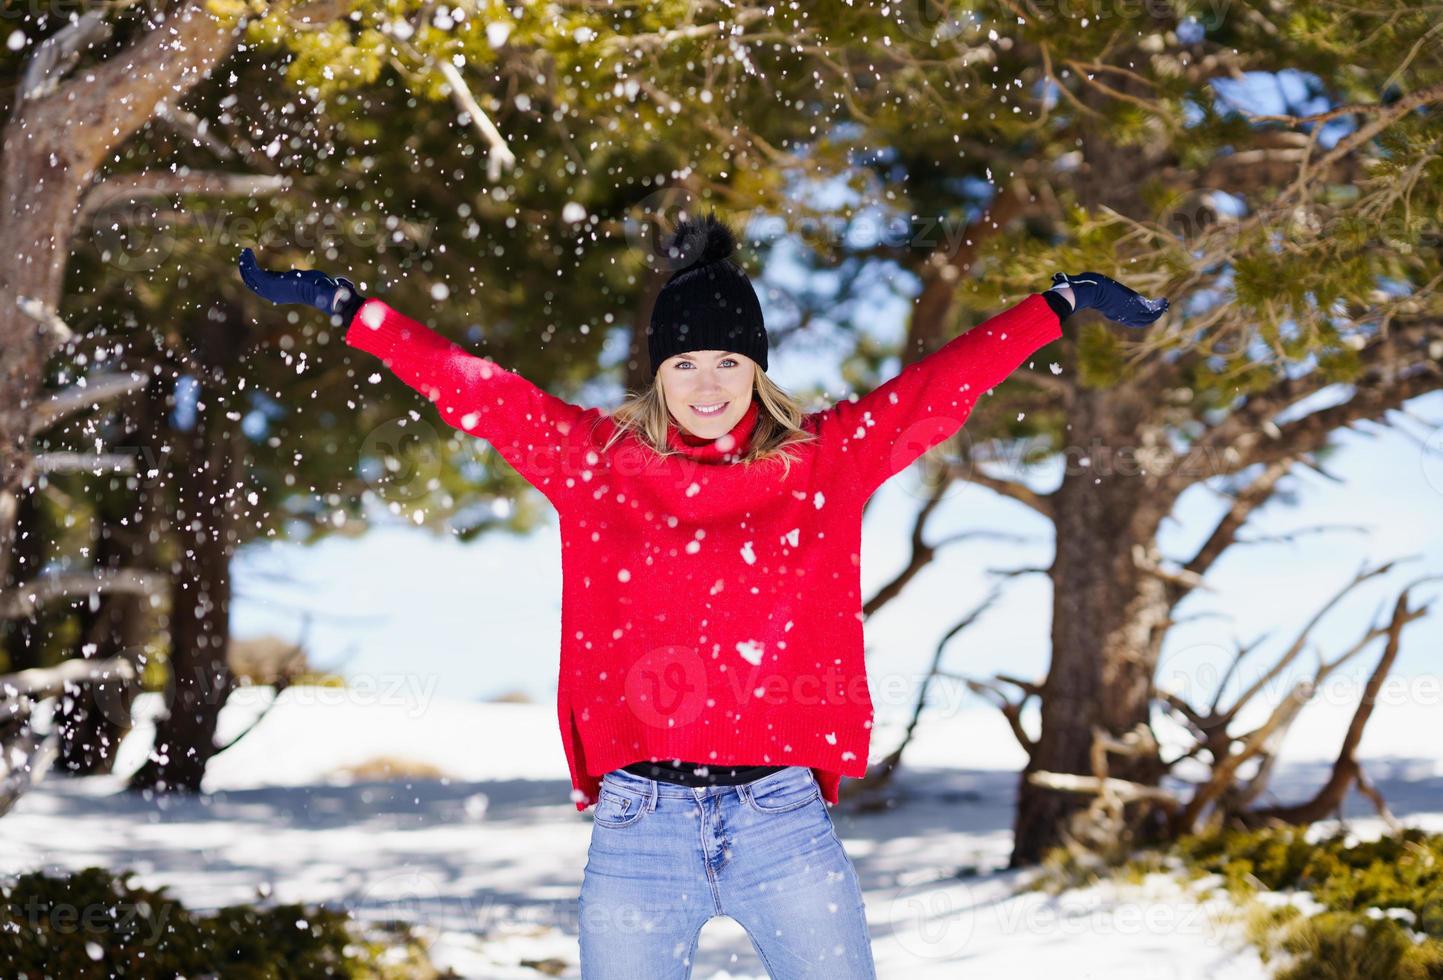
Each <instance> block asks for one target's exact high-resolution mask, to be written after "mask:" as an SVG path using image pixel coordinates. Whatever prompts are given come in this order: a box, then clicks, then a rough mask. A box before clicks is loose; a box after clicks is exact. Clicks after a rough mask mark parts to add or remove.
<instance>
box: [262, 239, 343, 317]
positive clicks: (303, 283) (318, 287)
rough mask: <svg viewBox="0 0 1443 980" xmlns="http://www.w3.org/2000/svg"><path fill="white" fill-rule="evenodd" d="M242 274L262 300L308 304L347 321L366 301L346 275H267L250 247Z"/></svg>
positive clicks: (297, 271) (290, 272)
mask: <svg viewBox="0 0 1443 980" xmlns="http://www.w3.org/2000/svg"><path fill="white" fill-rule="evenodd" d="M240 274H241V278H242V279H243V280H245V284H246V285H247V286H249V287H250V289H251V291H252V292H254V293H255V294H256V295H258V296H260V297H261V298H262V299H268V300H270V301H271V302H272V303H304V304H306V305H307V306H314V307H315V308H316V309H318V310H320V311H321V312H322V313H338V314H340V315H341V316H342V317H343V318H344V320H345V321H346V322H349V321H350V320H351V319H352V317H354V316H355V311H356V310H357V309H359V308H360V305H361V303H363V302H365V297H364V296H362V295H361V291H360V290H359V289H357V288H356V284H355V283H353V282H351V280H349V279H347V278H346V277H345V276H337V277H336V278H334V279H332V278H331V277H330V276H328V275H326V274H325V273H324V272H319V271H317V270H315V269H290V270H287V271H286V272H267V271H266V270H265V269H262V268H261V267H260V266H259V265H257V264H256V254H255V253H254V252H252V251H251V250H250V249H248V248H247V249H242V250H241V254H240ZM347 314H349V315H347Z"/></svg>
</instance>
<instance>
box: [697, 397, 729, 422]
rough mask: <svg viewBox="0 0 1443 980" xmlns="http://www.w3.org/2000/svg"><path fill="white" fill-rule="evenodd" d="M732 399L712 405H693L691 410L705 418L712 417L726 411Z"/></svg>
mask: <svg viewBox="0 0 1443 980" xmlns="http://www.w3.org/2000/svg"><path fill="white" fill-rule="evenodd" d="M730 404H731V402H730V401H724V402H716V403H714V404H712V405H692V406H690V408H691V410H692V411H693V412H695V413H696V414H698V415H700V416H703V417H704V418H712V417H715V416H717V415H720V414H721V413H722V412H725V411H726V407H727V406H728V405H730Z"/></svg>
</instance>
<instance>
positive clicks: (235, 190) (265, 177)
mask: <svg viewBox="0 0 1443 980" xmlns="http://www.w3.org/2000/svg"><path fill="white" fill-rule="evenodd" d="M290 186H291V178H289V177H283V176H278V175H272V174H233V173H226V172H224V171H219V170H190V171H186V172H182V173H170V172H169V171H166V170H146V171H142V172H141V173H136V174H117V175H116V176H114V177H107V178H105V179H104V180H101V181H99V182H97V183H95V184H94V185H92V186H91V188H90V191H89V192H88V193H87V194H86V195H85V199H84V200H83V201H82V202H81V204H80V210H79V212H78V214H77V216H76V223H77V225H79V224H84V223H86V222H88V221H90V219H91V218H92V217H94V215H95V213H96V212H97V211H102V210H104V209H105V208H108V207H110V206H111V205H113V204H116V203H118V202H122V201H123V202H126V203H130V204H133V203H135V202H136V201H139V200H141V199H143V198H148V197H170V196H171V195H174V194H204V195H207V196H212V197H255V196H257V195H263V194H274V193H277V192H279V191H283V190H286V189H288V188H289V187H290Z"/></svg>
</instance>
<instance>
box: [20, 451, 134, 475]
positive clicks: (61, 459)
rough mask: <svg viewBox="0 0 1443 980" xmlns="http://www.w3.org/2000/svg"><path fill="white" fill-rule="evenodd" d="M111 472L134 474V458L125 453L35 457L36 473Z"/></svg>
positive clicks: (56, 454)
mask: <svg viewBox="0 0 1443 980" xmlns="http://www.w3.org/2000/svg"><path fill="white" fill-rule="evenodd" d="M101 470H113V471H115V472H119V473H134V472H135V457H134V456H131V455H129V454H127V453H72V452H54V453H39V454H37V455H36V457H35V472H37V473H99V472H100V471H101Z"/></svg>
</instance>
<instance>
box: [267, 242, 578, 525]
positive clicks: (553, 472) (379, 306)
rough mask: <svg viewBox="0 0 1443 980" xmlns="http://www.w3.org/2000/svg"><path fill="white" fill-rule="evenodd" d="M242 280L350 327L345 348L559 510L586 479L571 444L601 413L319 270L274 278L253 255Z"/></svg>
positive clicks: (269, 296)
mask: <svg viewBox="0 0 1443 980" xmlns="http://www.w3.org/2000/svg"><path fill="white" fill-rule="evenodd" d="M240 273H241V277H242V278H243V279H244V280H245V284H246V285H247V286H248V287H250V289H251V290H252V291H254V292H255V293H257V294H258V295H260V296H261V297H262V298H264V299H268V300H270V301H271V302H272V303H304V304H305V305H308V306H314V307H315V308H316V309H318V310H321V311H322V312H325V313H327V314H329V315H331V316H332V317H337V318H339V320H340V322H341V323H343V324H345V325H346V334H345V341H346V343H347V344H348V345H350V346H351V347H355V348H357V349H359V350H363V351H365V352H366V353H368V354H374V355H375V356H376V357H379V358H380V359H381V362H382V363H383V364H385V365H386V367H387V368H389V369H390V370H391V372H392V373H394V374H395V375H396V376H397V377H398V378H400V379H401V380H402V381H404V382H405V383H406V384H408V385H410V386H411V387H412V388H414V389H415V390H416V391H419V392H420V393H421V394H423V395H425V396H426V398H427V399H429V400H430V401H432V402H434V403H435V405H436V407H437V409H438V410H439V411H440V413H441V418H442V420H443V421H444V422H445V423H446V424H447V425H449V426H451V427H452V428H455V429H459V430H460V431H462V432H465V433H467V434H469V435H473V436H477V437H479V438H482V439H485V440H486V441H487V442H489V443H491V445H492V446H493V447H495V449H496V451H497V452H499V453H500V454H501V456H502V458H504V459H505V460H506V461H507V462H508V463H510V464H511V465H512V466H513V467H515V469H516V471H517V472H518V473H520V474H521V476H522V477H523V478H525V480H526V481H527V482H528V483H530V484H531V485H532V486H534V487H536V488H537V489H538V490H540V491H541V492H542V493H543V494H545V495H546V497H547V499H548V500H550V501H551V502H552V503H553V504H556V505H557V506H558V507H559V506H560V501H561V499H562V497H563V496H565V495H566V493H567V491H568V490H570V489H571V488H572V487H575V486H579V485H580V484H581V480H580V479H578V478H577V474H576V473H575V472H574V470H575V467H574V466H573V465H571V464H572V463H573V462H574V458H573V454H572V452H571V450H572V448H573V447H574V446H576V445H577V443H576V442H573V441H572V437H573V436H574V435H577V434H578V433H579V430H580V428H581V426H582V425H583V424H584V422H585V421H587V416H588V415H592V416H599V415H600V411H599V410H598V409H594V408H593V409H583V408H581V407H579V406H577V405H572V404H570V403H569V402H565V401H563V400H561V399H560V398H557V397H556V396H554V395H552V394H550V393H549V392H546V391H544V390H542V389H541V388H539V387H537V386H536V385H534V384H532V383H531V382H530V381H528V380H526V379H525V378H523V377H521V376H520V375H519V374H515V373H513V372H511V371H507V370H506V369H505V368H503V367H501V366H500V365H499V364H497V363H495V362H494V361H491V360H489V359H487V358H484V357H481V356H479V355H476V354H472V353H470V352H468V351H466V350H465V349H464V348H462V347H461V346H460V345H459V344H456V343H453V342H452V341H450V340H447V339H446V338H445V337H443V336H441V335H440V334H438V333H436V332H435V331H434V330H432V329H431V328H430V327H427V326H426V325H424V324H422V323H418V322H417V321H415V320H412V319H411V318H410V317H408V316H406V315H405V314H404V313H401V312H399V311H397V310H394V309H392V308H391V307H390V306H389V305H387V304H386V303H385V302H384V301H383V300H380V299H376V298H374V297H371V298H367V297H366V296H364V295H362V294H361V292H360V290H358V289H357V288H356V286H355V284H354V283H352V282H351V281H350V280H348V279H345V278H344V277H336V278H332V277H330V276H327V275H326V274H325V273H323V272H319V271H317V270H314V269H306V270H298V269H293V270H288V271H286V272H279V273H274V272H267V271H266V270H264V269H262V268H261V267H260V266H259V265H258V264H257V263H256V259H255V254H254V253H253V252H252V251H251V250H250V249H248V248H247V249H245V250H243V251H242V252H241V257H240Z"/></svg>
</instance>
